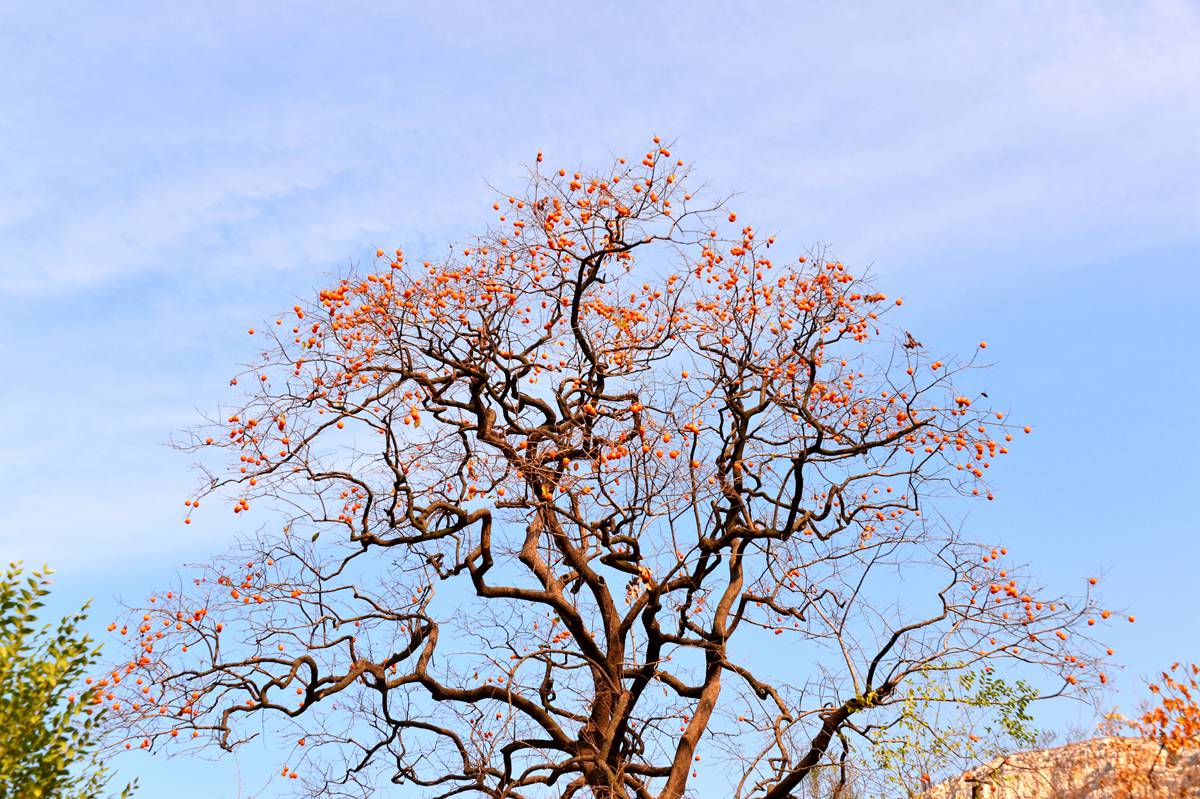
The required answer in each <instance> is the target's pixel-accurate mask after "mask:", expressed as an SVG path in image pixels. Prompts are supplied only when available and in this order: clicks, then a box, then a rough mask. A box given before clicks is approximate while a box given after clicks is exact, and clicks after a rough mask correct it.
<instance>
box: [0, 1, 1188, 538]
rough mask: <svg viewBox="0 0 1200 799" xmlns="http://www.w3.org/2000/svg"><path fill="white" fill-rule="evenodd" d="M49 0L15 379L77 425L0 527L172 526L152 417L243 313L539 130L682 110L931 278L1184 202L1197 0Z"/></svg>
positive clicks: (1064, 262) (203, 402)
mask: <svg viewBox="0 0 1200 799" xmlns="http://www.w3.org/2000/svg"><path fill="white" fill-rule="evenodd" d="M40 13H41V16H40V17H39V16H37V15H36V13H35V12H32V11H31V12H28V13H26V14H25V15H23V16H22V17H13V18H10V19H8V20H6V21H5V22H4V23H0V52H2V53H5V55H3V56H0V59H3V62H2V63H0V67H2V68H0V97H2V98H3V103H4V106H5V108H6V109H7V110H9V111H10V112H11V113H9V114H7V115H6V116H7V118H6V120H5V121H4V122H3V123H0V125H2V126H0V145H2V146H0V171H2V172H3V173H4V174H5V182H4V183H5V185H4V188H3V189H0V244H2V246H0V297H6V299H5V300H4V302H5V303H6V305H8V306H9V307H10V309H11V312H10V313H9V314H8V318H7V319H6V320H4V321H3V322H2V323H0V324H4V325H5V326H6V328H7V329H6V330H5V331H3V332H4V333H5V335H6V336H7V337H8V338H9V339H10V340H11V339H22V338H26V337H30V336H31V335H32V334H31V333H30V330H31V329H39V330H44V331H48V332H43V333H39V334H38V336H42V338H39V339H37V342H38V343H35V344H34V346H33V350H34V353H33V354H28V353H26V354H22V353H20V352H18V353H16V354H15V355H14V360H15V366H16V368H18V369H20V370H22V372H23V373H24V374H26V375H28V382H27V383H26V384H24V385H25V386H26V387H27V388H26V389H23V390H22V389H13V388H11V387H10V388H9V389H7V390H6V391H5V392H0V403H2V405H3V409H4V411H5V413H6V414H7V415H8V416H9V417H10V418H11V417H13V416H14V415H15V416H17V417H19V416H20V415H22V414H25V413H28V412H30V411H31V410H33V409H36V410H38V411H40V412H42V413H44V414H48V415H49V416H50V417H51V418H54V419H55V420H56V421H57V424H58V425H59V427H60V429H62V430H64V431H69V433H65V434H63V435H46V433H45V432H44V430H42V429H40V428H38V427H36V426H30V427H28V428H25V429H21V430H18V431H16V432H15V433H14V434H13V435H11V436H10V437H9V439H8V440H7V442H6V447H7V450H6V455H7V458H6V462H7V463H9V464H11V466H10V469H9V471H8V472H7V473H6V474H7V477H6V478H5V480H6V482H5V485H6V488H5V493H6V495H8V498H7V499H6V501H5V502H4V503H3V505H2V506H0V507H2V510H0V524H3V526H4V528H5V529H7V530H8V531H9V532H7V533H4V532H0V546H3V547H4V548H6V549H10V548H13V547H16V546H17V545H18V544H21V543H23V542H24V541H25V539H21V538H20V536H21V535H23V533H20V532H14V531H19V530H23V529H25V528H27V527H28V526H29V525H30V524H33V523H34V522H35V520H36V519H38V518H39V517H38V514H39V513H41V512H42V509H44V508H46V507H56V506H61V505H63V504H64V503H68V502H70V501H72V498H75V499H76V500H77V501H78V502H79V503H80V505H81V506H83V507H86V509H87V510H86V513H87V516H88V518H90V519H92V520H93V524H92V526H91V529H90V532H89V536H88V538H87V545H86V546H81V543H80V542H81V539H80V538H79V535H78V532H77V531H76V530H75V529H74V528H72V527H71V526H70V525H66V524H60V525H58V526H56V527H55V528H54V530H53V531H52V532H50V533H47V534H46V535H45V536H44V537H43V539H42V541H40V542H39V543H44V542H45V541H53V542H54V547H55V550H54V551H55V552H58V553H61V555H62V557H69V553H71V552H76V553H77V554H79V555H80V556H84V557H96V549H97V547H96V546H95V545H96V543H97V542H98V541H101V540H104V541H109V542H111V543H112V544H113V546H112V547H110V548H104V547H101V548H100V549H102V550H104V551H112V552H121V551H125V549H126V548H127V547H134V548H137V547H144V548H146V547H148V548H149V549H148V550H147V551H159V548H160V547H162V546H166V547H168V548H170V547H171V546H178V545H181V544H180V543H179V540H178V536H177V534H176V533H171V534H169V535H168V534H165V533H164V532H163V530H164V529H168V527H167V526H168V525H172V526H173V525H174V524H175V522H176V521H177V519H176V518H175V517H176V514H177V508H176V507H175V505H174V502H175V498H176V497H177V496H178V495H179V491H178V487H184V488H185V489H186V480H187V474H186V471H185V470H184V466H185V459H182V458H181V457H180V456H177V455H175V454H173V453H166V452H165V451H163V450H162V449H161V448H159V447H158V446H157V443H156V442H159V441H162V440H163V439H164V438H166V436H167V435H168V434H169V433H170V430H171V429H172V428H174V427H176V426H178V425H177V424H176V423H175V418H176V417H177V416H178V415H181V414H186V412H187V411H188V410H189V409H191V408H192V407H193V406H194V405H199V406H201V407H211V406H212V405H213V404H214V403H215V402H216V399H217V398H218V397H219V396H221V393H220V391H219V389H220V387H221V386H222V385H223V383H224V377H223V375H224V373H225V370H226V368H227V367H228V365H229V364H228V363H227V361H228V360H229V359H230V356H228V355H227V354H226V353H230V352H233V353H237V352H245V349H244V348H243V349H239V347H242V345H241V344H237V343H234V342H235V339H233V338H232V337H231V336H230V335H229V332H231V331H237V330H239V329H241V328H243V327H244V326H245V325H246V324H247V323H250V324H252V323H254V322H255V321H256V320H257V319H258V318H259V316H260V315H261V314H263V313H266V312H269V311H270V310H271V309H273V308H278V307H280V306H287V305H289V304H290V296H291V294H292V293H293V292H303V291H305V290H306V289H307V288H308V287H309V286H310V285H312V284H313V283H315V282H319V281H320V276H319V274H320V272H322V271H328V270H333V269H337V268H338V267H339V265H340V264H343V263H345V262H346V261H347V260H351V259H358V258H366V257H369V254H370V252H372V251H373V250H374V248H375V247H376V246H384V247H389V246H393V245H404V246H406V247H410V248H416V249H417V250H420V251H422V252H423V253H425V254H437V253H439V252H441V251H442V248H443V247H444V246H445V244H446V242H447V239H449V238H452V237H455V236H459V235H462V234H464V233H465V232H468V231H470V230H471V229H472V228H473V227H474V226H475V225H476V224H477V223H478V222H479V221H480V219H481V218H482V215H481V209H482V208H483V207H485V206H484V205H483V203H484V201H485V198H486V195H487V191H486V189H485V187H484V181H485V180H490V181H493V182H495V183H497V184H500V185H504V184H505V183H506V182H508V181H510V180H511V179H513V178H514V177H515V176H516V175H517V174H518V173H519V164H520V163H521V162H523V161H528V160H529V159H530V158H531V156H532V155H533V152H534V151H536V150H537V149H539V148H542V149H545V150H546V151H547V153H548V157H549V158H550V159H551V160H552V161H555V162H565V163H567V164H572V163H575V162H585V163H587V162H595V161H596V160H597V159H600V158H603V157H604V156H605V155H606V154H607V153H608V152H609V151H610V150H618V151H624V152H629V151H631V150H633V149H634V148H637V147H640V146H642V145H643V144H644V140H645V137H646V136H648V135H649V134H650V133H651V132H659V133H665V134H668V135H677V136H679V137H680V140H681V146H680V147H679V148H678V149H679V150H680V152H681V154H683V155H684V156H685V157H689V158H694V159H696V160H698V161H699V162H700V167H701V173H702V174H703V175H704V176H705V177H706V178H708V179H710V180H711V182H712V184H713V185H714V186H715V187H718V188H720V189H722V190H739V191H742V192H744V194H742V195H740V196H738V197H737V198H736V199H735V203H736V204H737V205H738V208H739V211H742V212H743V214H744V216H745V218H748V219H754V220H756V221H757V222H758V223H759V224H760V226H762V227H766V228H770V229H772V230H777V231H781V232H782V233H783V234H784V235H785V238H786V239H787V240H789V241H790V242H792V243H794V244H796V245H798V246H806V245H807V244H809V243H811V242H813V241H815V240H818V239H819V240H821V241H824V242H828V243H831V244H832V245H834V247H835V249H836V250H837V252H838V253H839V254H840V255H842V256H843V257H845V258H846V259H847V260H850V261H852V262H859V263H861V262H873V263H875V264H876V269H877V270H880V271H885V272H894V271H902V270H909V272H910V275H916V276H918V277H921V278H922V279H930V280H932V279H933V278H931V277H929V276H931V275H940V274H945V273H946V272H947V271H948V270H950V269H953V270H954V271H953V274H954V275H955V277H956V281H955V282H954V283H945V285H944V286H942V287H940V288H936V289H934V290H940V291H954V290H956V289H955V288H954V287H953V286H954V285H956V284H957V283H958V282H961V281H963V280H979V279H983V276H984V275H994V274H996V272H997V270H1009V272H1012V271H1014V270H1020V269H1030V268H1034V266H1031V265H1030V264H1036V268H1038V269H1047V268H1055V265H1058V266H1059V267H1061V268H1073V267H1072V265H1073V264H1077V263H1078V262H1079V261H1080V260H1081V259H1086V258H1088V257H1091V256H1093V255H1095V254H1096V253H1099V252H1104V251H1106V250H1110V249H1113V248H1118V247H1128V246H1141V245H1143V244H1145V243H1147V242H1150V241H1155V242H1160V243H1161V242H1170V241H1185V240H1191V241H1194V240H1195V238H1196V236H1197V233H1196V231H1197V227H1196V222H1197V221H1200V192H1198V191H1197V188H1196V187H1197V185H1200V153H1198V152H1197V148H1196V146H1195V143H1196V135H1195V134H1196V131H1197V130H1200V84H1198V83H1197V82H1196V80H1195V76H1196V75H1197V74H1200V49H1198V48H1196V47H1194V42H1195V41H1198V40H1200V10H1198V9H1197V7H1196V6H1194V5H1192V4H1189V3H1184V2H1172V1H1171V0H1164V1H1163V2H1153V3H1146V4H1141V5H1137V6H1134V5H1127V4H1111V5H1096V4H1078V5H1072V4H1054V5H1052V6H1051V5H1043V4H1029V5H1024V6H1014V5H1003V6H1001V5H996V6H987V7H983V6H979V5H973V6H970V7H967V6H939V5H932V4H913V5H910V6H907V7H899V6H894V5H893V6H888V7H885V8H872V9H870V10H866V9H861V8H859V9H854V8H848V7H838V8H831V9H814V8H812V7H805V6H799V5H793V6H779V5H777V4H751V5H746V4H716V3H713V4H707V5H706V4H694V3H692V4H661V5H656V6H654V7H648V8H645V9H643V10H642V11H641V12H640V14H639V17H638V18H637V19H636V20H635V19H633V18H631V17H622V16H621V15H618V14H616V13H614V12H612V11H611V10H609V9H604V8H593V9H584V8H582V7H579V6H568V5H566V4H549V3H547V4H541V5H538V4H526V5H524V6H522V7H520V9H516V8H502V7H500V6H494V5H471V4H467V5H462V6H459V5H455V6H445V5H444V4H439V5H438V6H437V7H435V6H433V5H430V6H428V7H422V8H416V9H414V8H409V9H402V10H395V11H389V12H382V11H379V10H378V9H374V8H369V7H366V6H363V7H361V8H357V9H352V10H346V8H345V7H339V8H337V9H332V8H329V7H324V6H309V7H306V8H302V7H300V6H296V5H294V4H288V5H286V6H284V5H277V6H272V5H270V4H261V5H260V4H255V5H253V6H245V7H239V8H236V9H234V8H232V7H231V8H228V9H220V10H218V9H215V8H201V7H193V8H189V9H185V8H182V7H178V6H163V5H161V4H157V5H152V4H145V5H142V6H140V7H134V6H126V7H125V8H124V11H117V10H110V11H109V12H108V13H107V15H98V14H92V13H82V12H79V11H78V8H77V7H73V11H72V12H71V13H67V11H66V9H65V7H64V8H59V9H53V8H49V9H46V10H45V11H43V12H40ZM639 25H640V27H639ZM1030 252H1037V253H1039V257H1037V258H1013V257H1012V256H1013V255H1014V254H1026V253H1030ZM951 253H952V254H951ZM1068 255H1069V257H1068ZM1006 259H1007V260H1006ZM1047 262H1049V266H1047ZM918 267H920V269H918ZM64 303H65V305H64ZM46 336H48V337H49V338H45V337H46ZM26 349H29V348H26ZM47 351H50V352H52V353H53V355H52V357H50V358H46V357H45V355H46V352H47ZM35 355H36V356H39V357H35ZM232 357H233V358H234V359H236V355H235V356H232ZM64 374H66V375H69V376H70V377H69V378H67V379H64V377H63V375H64ZM64 380H65V382H66V384H67V385H72V386H74V387H75V388H74V389H73V390H74V391H76V392H81V395H78V396H77V395H75V394H73V393H72V390H68V391H66V392H63V391H55V390H51V389H50V388H48V387H52V386H56V385H59V384H61V383H63V382H64ZM79 387H82V388H79ZM80 397H82V400H83V402H82V405H83V407H82V408H81V407H80ZM147 420H160V421H162V422H163V424H162V428H163V429H160V430H157V434H155V431H153V430H152V428H154V427H155V424H151V423H149V422H147ZM167 422H170V424H167ZM34 474H36V475H37V477H36V479H35V478H34V477H31V476H30V475H34ZM168 474H169V475H171V477H169V478H165V477H162V475H168ZM117 475H122V476H120V477H118V476H117ZM176 475H177V476H178V477H179V479H178V481H176V479H175V476H176ZM139 505H141V506H142V510H141V511H139V512H138V513H136V514H134V513H132V512H131V511H130V510H129V509H130V508H132V507H135V506H139ZM170 529H173V527H172V528H170ZM164 542H165V543H164Z"/></svg>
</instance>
